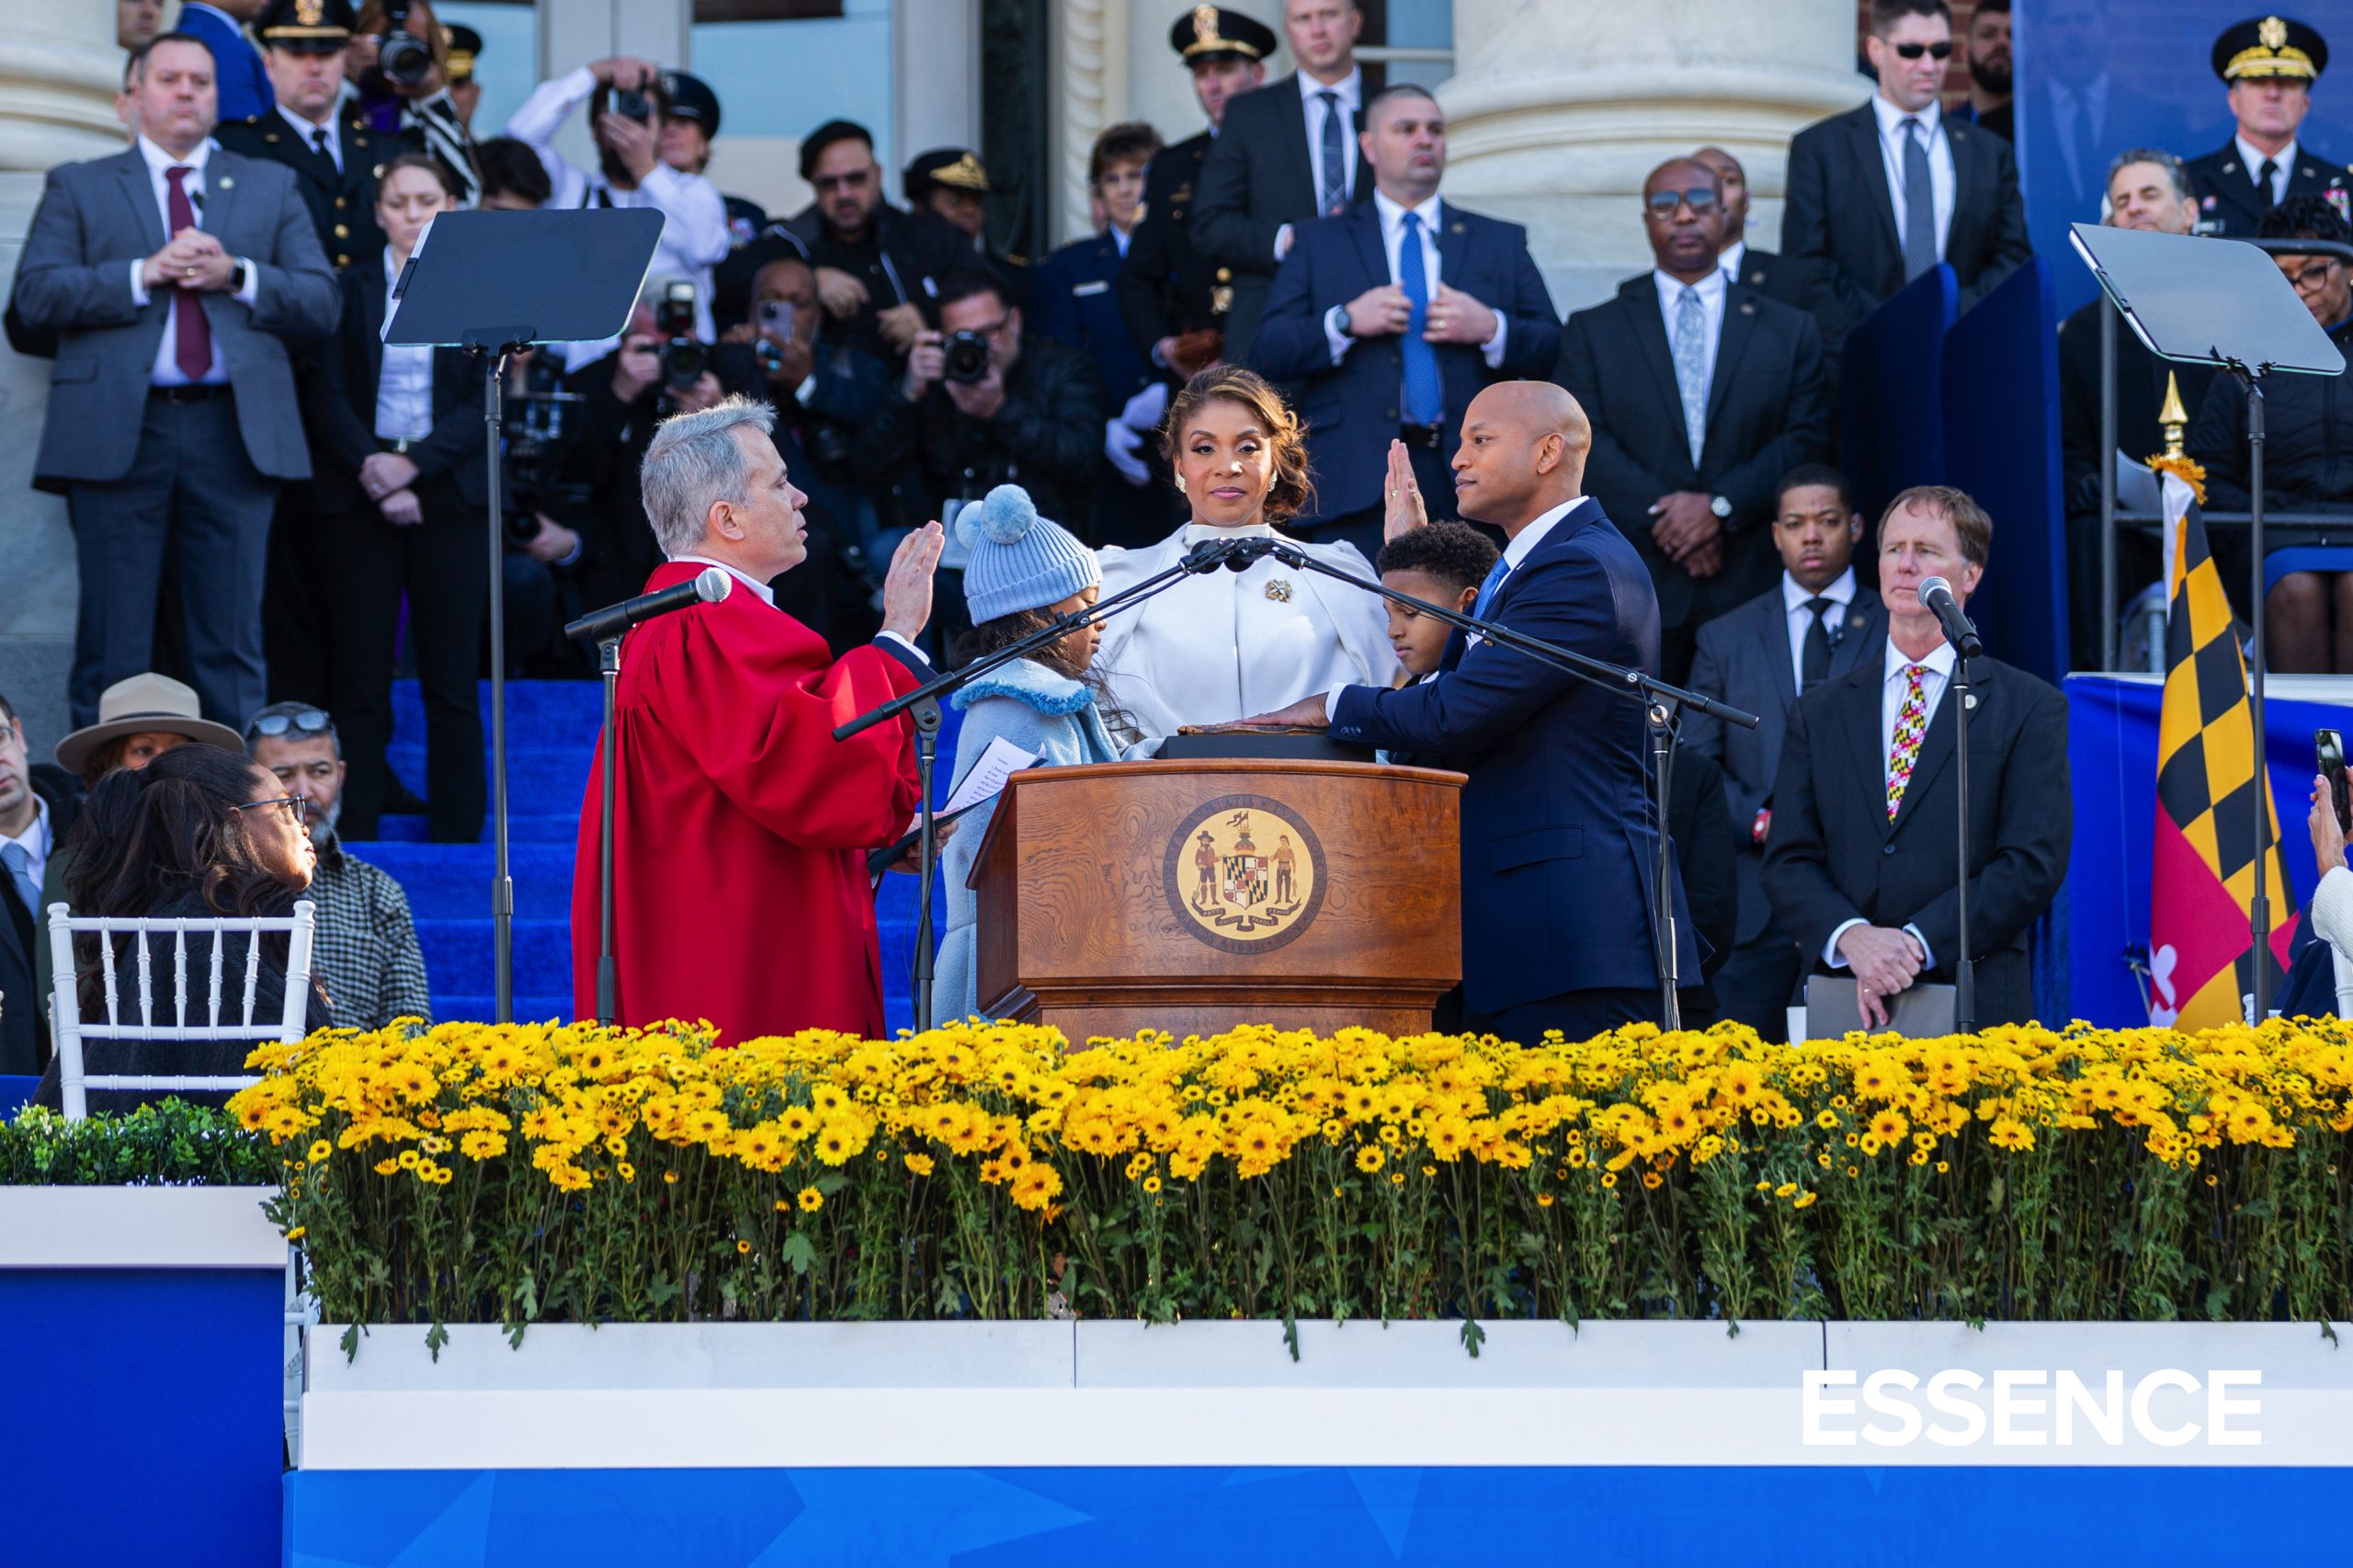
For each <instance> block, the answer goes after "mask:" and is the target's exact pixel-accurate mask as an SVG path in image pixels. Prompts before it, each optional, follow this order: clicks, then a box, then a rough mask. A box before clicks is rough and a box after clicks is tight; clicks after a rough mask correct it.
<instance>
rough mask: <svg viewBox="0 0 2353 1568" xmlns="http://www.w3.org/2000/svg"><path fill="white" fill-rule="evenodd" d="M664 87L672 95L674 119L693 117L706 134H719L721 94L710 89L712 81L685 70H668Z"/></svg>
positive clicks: (671, 110)
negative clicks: (689, 73) (709, 81)
mask: <svg viewBox="0 0 2353 1568" xmlns="http://www.w3.org/2000/svg"><path fill="white" fill-rule="evenodd" d="M662 87H663V90H664V91H665V92H666V93H668V94H669V95H670V118H671V119H691V120H693V121H694V122H695V123H696V124H697V125H699V126H701V127H702V133H703V134H704V135H705V136H716V135H718V134H719V95H718V94H717V93H714V92H712V91H711V90H710V83H708V82H706V81H704V80H703V79H702V78H701V77H699V76H692V75H688V74H687V73H686V72H684V71H666V72H665V73H663V75H662Z"/></svg>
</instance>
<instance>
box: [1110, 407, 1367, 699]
mask: <svg viewBox="0 0 2353 1568" xmlns="http://www.w3.org/2000/svg"><path fill="white" fill-rule="evenodd" d="M1161 440H1162V444H1163V449H1164V450H1165V452H1166V453H1167V455H1168V460H1169V461H1170V463H1171V465H1172V466H1174V468H1175V469H1176V488H1177V489H1178V490H1180V491H1182V492H1183V493H1184V495H1185V499H1186V500H1187V502H1188V503H1189V504H1190V506H1191V507H1192V514H1193V515H1192V518H1191V520H1190V521H1188V523H1186V524H1185V526H1184V527H1183V528H1178V529H1177V530H1176V532H1175V533H1173V534H1171V535H1169V536H1168V537H1167V538H1166V539H1165V540H1161V541H1160V542H1159V543H1158V544H1155V545H1152V546H1149V547H1147V548H1145V549H1142V550H1117V549H1112V550H1105V551H1102V552H1101V553H1102V563H1103V597H1105V598H1107V599H1108V598H1109V597H1111V596H1112V595H1114V594H1117V593H1119V592H1120V590H1121V589H1123V588H1127V587H1130V586H1131V585H1134V584H1136V583H1140V582H1142V580H1143V579H1145V578H1147V577H1150V576H1152V575H1154V574H1156V573H1160V572H1165V571H1166V570H1167V569H1168V568H1170V567H1171V566H1174V565H1176V562H1178V561H1180V560H1182V559H1183V558H1184V556H1185V554H1186V552H1187V551H1190V550H1191V549H1192V548H1193V547H1194V546H1195V545H1197V544H1199V543H1200V542H1201V541H1202V540H1219V539H1237V538H1247V537H1250V536H1253V535H1264V534H1271V533H1273V532H1274V530H1275V527H1276V526H1277V525H1278V524H1280V523H1283V522H1286V521H1288V520H1289V519H1290V517H1293V516H1294V515H1296V514H1297V513H1298V512H1299V511H1300V509H1301V508H1302V507H1303V506H1306V504H1307V501H1308V473H1307V441H1306V434H1305V431H1304V430H1303V429H1302V426H1301V425H1300V421H1299V416H1298V415H1296V414H1293V413H1292V412H1291V411H1290V408H1289V407H1287V406H1286V405H1285V404H1284V403H1283V400H1282V394H1280V393H1279V392H1276V391H1275V389H1274V388H1273V387H1271V386H1269V385H1267V382H1266V381H1264V380H1263V379H1261V378H1260V377H1258V376H1256V375H1255V374H1253V373H1252V372H1250V371H1248V370H1245V369H1241V368H1240V367H1238V366H1220V367H1218V368H1216V369H1209V370H1204V371H1202V372H1201V373H1200V374H1199V375H1198V376H1195V377H1194V378H1193V379H1192V381H1190V382H1188V383H1187V385H1186V387H1185V389H1184V391H1182V392H1178V393H1177V394H1176V399H1175V400H1174V401H1173V402H1172V403H1170V405H1169V409H1168V420H1167V423H1166V425H1165V426H1163V431H1162V437H1161ZM1299 547H1300V548H1301V549H1302V550H1304V551H1307V552H1308V553H1309V554H1310V555H1313V556H1314V557H1316V558H1317V559H1319V560H1322V561H1326V562H1330V563H1331V564H1332V565H1334V566H1337V567H1339V568H1341V569H1343V570H1345V571H1347V572H1351V573H1354V574H1356V575H1358V576H1359V577H1363V578H1366V579H1368V580H1371V579H1372V563H1371V562H1369V561H1367V560H1366V559H1365V558H1364V556H1363V554H1362V553H1361V552H1360V551H1358V550H1357V548H1356V547H1355V546H1354V545H1351V544H1346V543H1340V542H1334V543H1330V544H1318V543H1306V542H1301V543H1300V546H1299ZM1095 667H1096V669H1097V671H1098V672H1099V673H1100V674H1101V676H1102V678H1103V682H1104V685H1105V687H1107V688H1108V691H1109V692H1110V695H1111V697H1112V698H1113V699H1114V700H1115V702H1116V704H1117V706H1118V708H1119V709H1120V710H1122V711H1123V712H1124V713H1125V714H1126V716H1127V717H1128V719H1129V720H1130V722H1131V723H1132V725H1133V726H1134V728H1135V729H1136V731H1137V732H1138V733H1139V735H1140V736H1141V737H1142V738H1151V737H1154V736H1159V735H1167V734H1173V733H1176V730H1177V728H1178V727H1179V726H1181V725H1201V724H1220V723H1225V722H1229V721H1232V720H1235V719H1241V718H1245V717H1247V716H1248V715H1250V714H1253V713H1269V712H1272V711H1274V710H1276V709H1278V708H1282V707H1285V706H1288V705H1289V704H1290V703H1292V702H1296V701H1297V700H1299V699H1301V698H1302V697H1305V696H1307V695H1308V694H1309V693H1311V692H1318V691H1329V690H1331V689H1332V688H1333V687H1338V686H1390V685H1393V684H1394V683H1395V679H1396V676H1397V656H1396V654H1395V653H1393V652H1392V650H1391V648H1390V645H1389V623H1388V616H1387V612H1386V611H1385V610H1384V609H1383V608H1382V605H1381V598H1380V597H1379V596H1378V595H1375V594H1370V593H1365V592H1362V591H1360V590H1358V589H1355V588H1351V587H1349V586H1348V585H1347V584H1345V583H1338V582H1335V581H1334V580H1333V579H1331V578H1329V577H1325V576H1323V575H1321V574H1317V573H1313V572H1301V571H1298V570H1296V569H1294V568H1292V567H1290V566H1286V565H1284V564H1283V563H1282V562H1279V561H1277V560H1275V559H1274V558H1272V557H1271V556H1268V557H1262V558H1261V559H1259V560H1257V561H1255V562H1251V564H1250V566H1249V568H1248V569H1247V570H1245V571H1242V572H1229V571H1223V570H1220V571H1217V572H1211V573H1208V574H1204V575H1200V576H1194V577H1186V578H1182V579H1179V580H1178V581H1177V582H1176V585H1174V586H1171V587H1169V588H1166V589H1164V590H1163V591H1161V592H1160V593H1159V594H1157V595H1155V596H1154V597H1152V598H1150V599H1148V600H1146V601H1145V602H1144V603H1143V604H1142V606H1141V607H1140V608H1136V609H1131V610H1126V611H1122V612H1120V613H1119V614H1117V615H1115V616H1113V617H1112V619H1110V620H1109V622H1108V623H1107V624H1106V625H1105V627H1104V629H1103V645H1102V650H1101V652H1100V653H1097V656H1096V661H1095Z"/></svg>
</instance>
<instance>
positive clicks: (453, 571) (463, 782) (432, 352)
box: [305, 153, 490, 844]
mask: <svg viewBox="0 0 2353 1568" xmlns="http://www.w3.org/2000/svg"><path fill="white" fill-rule="evenodd" d="M456 192H457V185H456V181H455V178H454V177H453V176H451V175H450V173H449V169H448V168H447V167H446V166H445V165H442V164H441V163H440V162H439V161H438V160H437V159H435V158H432V157H430V156H428V155H426V154H425V153H402V154H401V155H400V156H399V157H397V158H394V159H392V160H391V161H390V162H389V163H387V164H385V165H384V168H383V173H382V175H381V176H380V177H379V178H378V180H377V182H376V222H378V223H379V224H380V225H381V227H382V229H383V231H384V238H385V242H386V244H385V249H384V256H383V260H382V262H381V264H378V263H374V262H367V263H362V264H360V265H358V266H356V267H351V268H349V269H348V270H347V271H346V272H345V273H344V274H343V278H342V283H343V325H342V327H341V329H340V330H339V331H338V333H337V335H335V338H334V340H332V341H331V342H329V343H327V344H325V345H324V346H323V347H321V349H320V352H319V359H318V371H317V374H315V375H313V376H312V377H311V378H310V380H309V382H308V383H307V387H306V393H305V409H306V414H307V416H308V419H309V423H310V427H311V431H312V435H313V438H314V442H315V445H316V448H317V450H318V454H319V461H318V463H317V464H316V465H315V467H316V472H315V474H314V476H313V480H312V494H313V501H314V504H315V506H316V507H317V510H318V513H319V527H320V528H321V529H322V530H323V538H322V540H321V546H322V549H321V554H322V557H323V558H324V561H325V562H326V568H327V572H328V573H329V574H330V575H329V580H330V581H331V582H332V583H333V584H334V591H333V601H332V603H333V614H332V615H331V616H330V617H329V619H328V632H327V644H328V648H329V651H330V655H331V659H330V662H331V664H332V666H333V667H332V670H331V679H330V687H331V688H332V690H333V692H334V699H333V701H332V702H331V704H330V706H331V707H332V708H333V709H334V710H335V726H336V729H337V730H338V731H339V732H340V733H341V735H342V737H343V746H344V756H345V759H346V760H347V762H348V763H349V764H350V767H351V772H350V778H349V781H348V782H347V784H346V785H345V787H344V792H343V812H342V816H341V819H340V821H339V823H338V827H339V829H340V832H341V834H342V836H343V837H344V838H345V839H346V840H354V839H369V838H374V837H375V836H376V832H377V818H378V817H379V815H381V812H382V810H383V804H384V801H385V798H386V796H387V794H388V792H389V791H390V790H391V787H392V772H391V769H390V768H389V767H388V766H387V765H386V763H385V760H384V750H385V747H386V746H388V745H389V744H391V743H392V665H393V658H394V654H395V652H396V648H397V639H398V635H399V631H400V612H401V599H402V596H403V591H404V590H405V591H406V596H407V599H408V625H409V637H410V640H411V642H412V643H413V644H414V647H415V654H416V673H417V684H418V686H419V687H421V688H422V689H423V693H424V698H425V746H426V751H425V758H426V760H425V787H426V788H425V792H426V806H427V815H426V823H427V826H428V831H429V832H430V834H431V836H432V838H433V839H434V841H435V842H436V843H442V844H470V843H472V842H473V841H474V840H475V839H477V838H479V837H481V836H482V824H483V810H484V785H483V741H482V710H481V706H480V704H479V703H478V702H477V701H476V700H475V685H474V679H475V672H476V670H477V669H478V668H479V666H480V663H481V645H482V623H483V612H484V611H485V609H486V608H488V606H489V603H490V567H489V563H488V556H489V550H490V541H489V540H487V539H486V538H485V537H484V530H486V529H487V528H489V526H490V522H489V500H488V496H489V491H488V486H487V481H486V479H485V476H484V472H483V471H484V464H483V413H482V407H483V403H482V386H483V367H482V362H481V359H480V358H479V357H477V356H472V355H468V354H466V353H464V352H463V351H462V350H460V349H456V348H408V347H387V346H386V345H385V344H384V342H383V339H382V333H383V328H384V315H385V303H386V301H387V300H388V299H389V298H390V296H391V292H392V284H393V282H394V281H395V280H396V279H398V278H399V277H400V275H401V269H402V268H403V267H405V266H407V265H408V259H409V256H410V254H411V253H412V252H413V251H414V250H415V247H416V245H417V244H418V242H419V240H420V238H421V237H422V236H423V234H424V233H425V228H426V224H427V223H429V222H432V220H433V218H434V217H435V216H436V215H437V214H438V213H441V212H444V211H447V210H449V209H451V208H453V207H455V206H457V205H458V197H457V194H456Z"/></svg>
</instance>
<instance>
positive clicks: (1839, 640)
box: [1683, 463, 1887, 1040]
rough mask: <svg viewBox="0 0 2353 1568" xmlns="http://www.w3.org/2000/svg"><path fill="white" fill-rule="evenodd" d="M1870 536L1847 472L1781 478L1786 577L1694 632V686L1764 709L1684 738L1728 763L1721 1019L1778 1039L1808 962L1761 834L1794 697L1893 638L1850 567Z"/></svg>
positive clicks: (1779, 511) (1776, 527) (1778, 522)
mask: <svg viewBox="0 0 2353 1568" xmlns="http://www.w3.org/2000/svg"><path fill="white" fill-rule="evenodd" d="M1862 537H1863V519H1862V515H1861V514H1860V513H1859V512H1857V511H1856V510H1855V504H1854V497H1853V495H1852V494H1850V492H1849V491H1848V489H1847V479H1846V476H1845V475H1844V474H1842V473H1840V472H1838V471H1837V470H1836V469H1835V468H1831V467H1829V466H1827V465H1826V464H1823V463H1804V464H1801V465H1800V466H1799V467H1797V468H1793V469H1791V470H1790V472H1788V473H1787V474H1785V475H1783V476H1782V479H1781V483H1780V487H1779V494H1778V495H1777V497H1776V500H1775V503H1774V508H1773V544H1774V548H1775V549H1777V550H1778V551H1780V556H1781V581H1780V583H1779V585H1778V586H1776V587H1775V588H1774V589H1773V590H1772V591H1771V592H1770V593H1767V594H1762V595H1759V596H1758V597H1756V598H1753V599H1751V600H1749V601H1748V602H1747V603H1746V604H1744V605H1742V606H1740V607H1739V608H1736V609H1733V610H1730V611H1727V612H1726V613H1724V614H1723V615H1721V616H1719V617H1717V618H1716V619H1714V620H1711V621H1710V622H1708V624H1706V625H1705V626H1702V627H1701V628H1699V653H1698V655H1697V657H1696V658H1695V659H1694V660H1693V661H1692V665H1691V686H1692V688H1693V689H1694V690H1696V691H1701V692H1705V693H1706V694H1707V695H1708V696H1710V697H1716V698H1722V699H1723V700H1724V701H1726V702H1729V703H1731V704H1732V705H1733V707H1735V708H1745V709H1746V710H1748V711H1750V712H1751V713H1754V714H1756V716H1757V719H1758V723H1757V725H1756V728H1755V729H1754V730H1743V729H1735V728H1733V727H1730V726H1727V725H1725V724H1722V723H1720V722H1717V721H1716V720H1713V719H1711V718H1708V717H1707V716H1706V715H1704V714H1697V713H1695V714H1693V715H1692V716H1691V717H1689V718H1688V719H1687V720H1685V721H1684V725H1683V739H1684V743H1685V744H1687V745H1688V746H1690V747H1691V748H1692V749H1693V750H1695V751H1700V752H1705V753H1706V754H1707V755H1708V756H1711V757H1713V758H1714V759H1715V760H1716V762H1717V763H1718V764H1719V765H1721V766H1722V768H1723V770H1724V799H1725V801H1726V802H1727V803H1728V804H1729V805H1730V807H1731V809H1732V826H1733V841H1734V842H1735V843H1736V844H1737V845H1738V846H1739V856H1740V858H1739V861H1738V869H1739V876H1740V934H1739V937H1738V942H1739V945H1738V946H1737V947H1735V948H1734V949H1733V953H1732V957H1730V958H1729V959H1727V960H1725V961H1724V966H1723V968H1722V970H1720V971H1718V972H1717V974H1716V979H1715V987H1716V995H1717V997H1718V998H1719V1000H1720V1001H1721V1003H1722V1017H1727V1018H1731V1019H1734V1020H1736V1021H1737V1022H1740V1023H1744V1024H1746V1025H1748V1026H1749V1027H1750V1028H1754V1029H1755V1030H1756V1032H1757V1033H1758V1034H1760V1035H1763V1036H1764V1037H1765V1038H1766V1039H1767V1040H1780V1039H1782V1038H1783V1035H1784V1032H1785V1030H1786V1028H1787V1025H1788V1015H1787V1013H1786V1012H1785V1009H1786V1008H1787V1007H1788V1006H1789V1004H1790V994H1791V993H1792V992H1793V991H1795V990H1796V988H1797V983H1798V976H1799V974H1800V973H1801V972H1802V968H1803V966H1802V959H1801V955H1800V954H1799V952H1798V949H1797V944H1796V943H1795V942H1793V941H1791V940H1790V938H1789V937H1785V936H1782V935H1781V934H1780V933H1779V932H1778V931H1776V930H1774V929H1773V911H1772V906H1771V905H1770V904H1769V903H1767V902H1766V898H1765V892H1764V889H1763V887H1762V886H1761V884H1760V882H1759V881H1758V878H1759V875H1760V872H1761V870H1762V869H1763V866H1764V863H1765V834H1766V829H1767V827H1768V825H1769V824H1771V822H1772V820H1773V774H1774V770H1775V769H1776V768H1777V767H1779V764H1780V760H1781V737H1782V735H1783V733H1784V732H1785V731H1786V730H1787V729H1788V727H1789V715H1790V709H1791V708H1792V707H1793V706H1795V705H1796V703H1797V699H1799V697H1801V696H1802V695H1803V694H1804V693H1805V692H1808V691H1812V690H1813V688H1814V687H1817V686H1820V685H1821V684H1822V683H1823V682H1824V681H1825V680H1828V679H1830V678H1832V677H1833V676H1842V675H1844V674H1846V673H1847V670H1849V669H1851V668H1853V667H1854V665H1856V664H1857V663H1858V662H1859V661H1861V660H1864V659H1868V658H1875V657H1877V656H1878V651H1879V649H1880V647H1881V643H1882V642H1884V640H1885V638H1886V634H1887V611H1886V608H1885V607H1883V606H1882V605H1881V603H1880V597H1879V595H1877V594H1876V593H1873V592H1872V591H1871V590H1870V589H1869V588H1866V587H1863V586H1862V585H1859V584H1858V583H1857V582H1856V581H1855V569H1854V567H1853V565H1852V564H1851V562H1853V560H1854V556H1855V547H1856V546H1857V545H1858V544H1859V543H1860V542H1861V540H1862Z"/></svg>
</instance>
